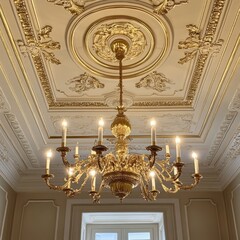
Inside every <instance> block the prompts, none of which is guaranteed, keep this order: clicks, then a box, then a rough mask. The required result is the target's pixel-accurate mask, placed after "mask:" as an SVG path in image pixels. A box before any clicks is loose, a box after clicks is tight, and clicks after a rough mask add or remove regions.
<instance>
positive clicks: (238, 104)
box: [228, 89, 240, 112]
mask: <svg viewBox="0 0 240 240" xmlns="http://www.w3.org/2000/svg"><path fill="white" fill-rule="evenodd" d="M228 109H229V110H230V111H237V112H240V89H237V90H236V91H235V93H234V96H233V98H232V101H231V102H230V104H229V106H228Z"/></svg>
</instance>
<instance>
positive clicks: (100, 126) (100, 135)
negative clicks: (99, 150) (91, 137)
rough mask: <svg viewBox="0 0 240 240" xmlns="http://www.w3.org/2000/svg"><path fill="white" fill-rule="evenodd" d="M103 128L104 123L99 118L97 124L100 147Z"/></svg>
mask: <svg viewBox="0 0 240 240" xmlns="http://www.w3.org/2000/svg"><path fill="white" fill-rule="evenodd" d="M103 126H104V121H103V119H102V118H100V120H99V122H98V144H99V145H102V143H103Z"/></svg>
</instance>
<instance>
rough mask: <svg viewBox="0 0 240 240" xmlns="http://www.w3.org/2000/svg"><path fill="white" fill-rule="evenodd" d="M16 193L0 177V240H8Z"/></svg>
mask: <svg viewBox="0 0 240 240" xmlns="http://www.w3.org/2000/svg"><path fill="white" fill-rule="evenodd" d="M15 200H16V193H15V192H14V191H13V189H12V188H11V187H10V186H9V185H8V184H7V183H6V181H5V180H4V179H3V178H2V177H1V176H0V240H10V236H11V230H12V221H13V214H14V208H15Z"/></svg>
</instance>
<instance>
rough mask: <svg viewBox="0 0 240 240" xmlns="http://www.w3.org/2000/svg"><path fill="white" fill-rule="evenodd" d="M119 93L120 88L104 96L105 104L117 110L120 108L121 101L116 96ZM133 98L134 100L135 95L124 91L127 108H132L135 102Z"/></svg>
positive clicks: (124, 102)
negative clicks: (119, 102)
mask: <svg viewBox="0 0 240 240" xmlns="http://www.w3.org/2000/svg"><path fill="white" fill-rule="evenodd" d="M118 91H119V87H118V88H117V89H116V90H115V91H113V92H110V93H108V94H106V95H105V96H104V99H105V103H106V105H107V106H108V107H111V108H116V107H117V106H118V101H119V99H118V97H117V96H116V92H118ZM133 98H134V96H133V94H131V93H130V92H128V91H124V99H123V104H124V106H126V107H127V108H129V107H131V106H132V105H133V102H134V100H133Z"/></svg>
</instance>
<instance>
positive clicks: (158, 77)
mask: <svg viewBox="0 0 240 240" xmlns="http://www.w3.org/2000/svg"><path fill="white" fill-rule="evenodd" d="M167 84H174V83H173V82H172V81H171V80H170V79H168V78H166V76H165V75H164V74H162V73H158V72H156V71H154V72H152V73H150V74H148V75H147V76H145V77H143V78H142V79H141V80H140V81H139V82H138V83H136V84H135V86H136V87H137V88H141V87H144V88H147V89H148V88H150V89H153V90H156V91H158V92H164V91H166V90H167V89H169V87H168V86H167Z"/></svg>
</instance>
